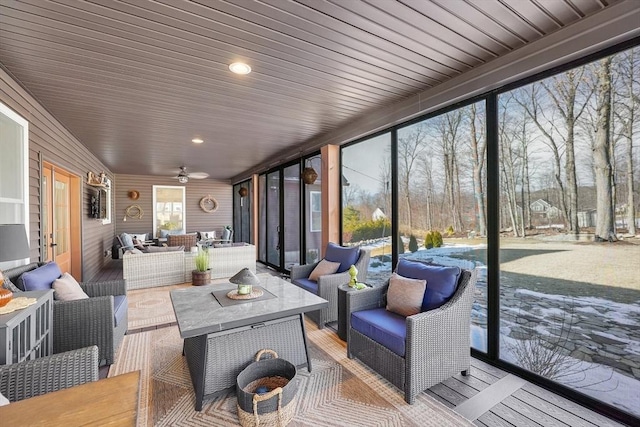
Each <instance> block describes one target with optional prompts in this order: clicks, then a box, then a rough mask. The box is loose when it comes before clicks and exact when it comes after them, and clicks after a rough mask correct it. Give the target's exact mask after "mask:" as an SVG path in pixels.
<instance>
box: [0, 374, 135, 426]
mask: <svg viewBox="0 0 640 427" xmlns="http://www.w3.org/2000/svg"><path fill="white" fill-rule="evenodd" d="M139 384H140V371H135V372H129V373H127V374H122V375H117V376H115V377H111V378H105V379H102V380H99V381H94V382H90V383H86V384H82V385H79V386H75V387H71V388H67V389H64V390H59V391H55V392H52V393H47V394H43V395H41V396H36V397H32V398H30V399H25V400H21V401H19V402H13V403H10V404H9V405H7V406H1V407H0V420H2V422H1V423H2V425H5V426H65V427H69V426H80V425H82V426H135V425H136V417H137V412H138V390H139Z"/></svg>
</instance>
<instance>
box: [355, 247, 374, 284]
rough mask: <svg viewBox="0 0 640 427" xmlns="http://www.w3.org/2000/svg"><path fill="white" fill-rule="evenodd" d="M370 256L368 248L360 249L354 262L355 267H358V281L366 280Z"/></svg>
mask: <svg viewBox="0 0 640 427" xmlns="http://www.w3.org/2000/svg"><path fill="white" fill-rule="evenodd" d="M370 258H371V250H370V249H362V248H361V249H360V258H358V261H357V262H356V268H357V269H358V275H357V276H356V277H357V279H358V282H366V281H367V273H368V271H369V259H370Z"/></svg>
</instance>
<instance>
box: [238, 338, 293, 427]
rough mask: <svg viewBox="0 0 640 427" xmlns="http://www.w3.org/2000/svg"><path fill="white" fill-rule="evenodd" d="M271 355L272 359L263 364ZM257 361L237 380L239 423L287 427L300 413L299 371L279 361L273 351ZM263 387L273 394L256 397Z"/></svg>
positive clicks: (265, 351) (258, 355)
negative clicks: (298, 403)
mask: <svg viewBox="0 0 640 427" xmlns="http://www.w3.org/2000/svg"><path fill="white" fill-rule="evenodd" d="M266 353H269V354H271V355H272V358H271V359H264V360H261V358H262V355H263V354H266ZM255 359H256V361H255V362H253V363H251V364H250V365H249V366H247V367H246V368H245V369H244V370H243V371H242V372H240V374H239V375H238V378H237V380H236V395H237V397H238V419H239V420H240V425H242V426H243V427H260V426H262V427H284V426H286V425H287V424H289V422H290V421H291V419H292V418H293V415H294V412H295V409H296V393H297V391H298V382H297V381H294V378H295V376H296V367H295V366H294V365H293V364H292V363H291V362H288V361H286V360H284V359H279V358H278V354H277V353H276V352H275V351H273V350H260V351H259V352H258V353H257V354H256V358H255ZM260 386H266V387H267V388H268V389H269V390H270V391H269V392H268V393H265V394H257V393H255V391H256V389H257V388H258V387H260Z"/></svg>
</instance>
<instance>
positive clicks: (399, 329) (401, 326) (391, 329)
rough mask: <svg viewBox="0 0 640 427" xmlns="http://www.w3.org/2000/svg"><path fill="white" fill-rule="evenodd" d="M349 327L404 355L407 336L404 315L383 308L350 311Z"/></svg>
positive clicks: (399, 354)
mask: <svg viewBox="0 0 640 427" xmlns="http://www.w3.org/2000/svg"><path fill="white" fill-rule="evenodd" d="M351 327H352V328H353V329H355V330H356V331H358V332H360V333H361V334H362V335H365V336H367V337H369V338H371V339H372V340H374V341H375V342H377V343H378V344H381V345H383V346H385V347H386V348H388V349H389V350H391V351H393V352H394V353H395V354H397V355H398V356H401V357H404V354H405V344H404V343H405V339H406V338H407V324H406V319H405V317H403V316H400V315H399V314H396V313H392V312H390V311H387V310H386V309H384V308H373V309H371V310H362V311H356V312H354V313H351Z"/></svg>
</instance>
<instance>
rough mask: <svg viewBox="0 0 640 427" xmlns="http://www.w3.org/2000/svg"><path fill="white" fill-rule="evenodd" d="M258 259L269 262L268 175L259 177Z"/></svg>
mask: <svg viewBox="0 0 640 427" xmlns="http://www.w3.org/2000/svg"><path fill="white" fill-rule="evenodd" d="M258 221H259V222H260V223H259V224H258V228H259V230H258V234H259V238H258V259H259V260H260V261H262V262H267V175H265V174H262V175H260V176H259V177H258Z"/></svg>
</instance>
